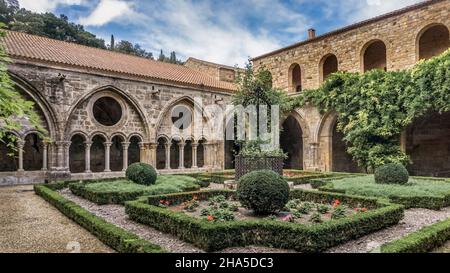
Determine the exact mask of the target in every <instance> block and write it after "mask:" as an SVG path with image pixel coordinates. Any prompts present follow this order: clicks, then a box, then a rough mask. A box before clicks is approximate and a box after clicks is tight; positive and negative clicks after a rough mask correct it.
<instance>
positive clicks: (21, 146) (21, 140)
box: [17, 139, 25, 149]
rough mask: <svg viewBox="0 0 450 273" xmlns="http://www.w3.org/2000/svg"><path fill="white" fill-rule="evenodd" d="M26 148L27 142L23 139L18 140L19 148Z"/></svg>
mask: <svg viewBox="0 0 450 273" xmlns="http://www.w3.org/2000/svg"><path fill="white" fill-rule="evenodd" d="M24 146H25V140H23V139H18V140H17V147H18V148H20V149H22V148H23V147H24Z"/></svg>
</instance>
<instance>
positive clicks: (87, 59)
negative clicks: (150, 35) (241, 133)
mask: <svg viewBox="0 0 450 273" xmlns="http://www.w3.org/2000/svg"><path fill="white" fill-rule="evenodd" d="M5 32H6V37H5V38H4V39H3V40H4V44H5V49H6V52H7V54H8V55H9V56H10V57H11V58H13V59H26V60H34V61H43V62H49V63H54V64H62V65H68V66H75V67H79V68H85V69H94V70H99V71H103V72H113V73H120V74H124V75H128V76H135V77H143V78H149V79H156V80H161V81H167V82H172V83H176V84H186V85H190V86H195V87H202V86H204V87H206V88H211V89H218V90H221V91H227V92H233V91H234V90H236V86H235V85H234V84H233V83H228V82H222V81H218V80H216V79H214V78H212V77H210V76H208V75H206V74H203V73H201V72H199V71H196V70H193V69H191V68H188V67H185V66H182V65H175V64H168V63H163V62H158V61H153V60H149V59H145V58H140V57H136V56H132V55H126V54H121V53H117V52H112V51H109V50H104V49H98V48H93V47H87V46H83V45H78V44H74V43H68V42H63V41H59V40H53V39H49V38H45V37H41V36H35V35H30V34H26V33H21V32H15V31H5Z"/></svg>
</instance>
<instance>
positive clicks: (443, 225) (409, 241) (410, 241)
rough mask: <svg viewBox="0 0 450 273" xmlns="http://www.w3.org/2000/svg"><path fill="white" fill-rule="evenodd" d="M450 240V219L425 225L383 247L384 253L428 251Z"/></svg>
mask: <svg viewBox="0 0 450 273" xmlns="http://www.w3.org/2000/svg"><path fill="white" fill-rule="evenodd" d="M449 240H450V219H447V220H445V221H442V222H439V223H437V224H434V225H432V226H428V227H425V228H423V229H421V230H419V231H417V232H414V233H411V234H409V235H408V236H405V237H403V238H401V239H399V240H397V241H394V242H391V243H387V244H385V245H383V246H382V247H381V252H383V253H427V252H430V251H432V250H434V249H436V248H438V247H441V246H443V245H444V244H445V243H446V242H447V241H449Z"/></svg>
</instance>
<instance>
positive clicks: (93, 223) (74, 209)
mask: <svg viewBox="0 0 450 273" xmlns="http://www.w3.org/2000/svg"><path fill="white" fill-rule="evenodd" d="M64 187H65V183H64V182H63V183H57V184H52V185H51V186H49V185H36V186H34V191H35V192H36V194H37V195H39V196H41V197H42V198H43V199H45V200H46V201H47V202H49V203H50V204H52V205H53V206H55V207H56V208H57V209H58V210H59V211H61V212H62V213H63V214H64V215H65V216H67V217H68V218H70V219H72V220H73V221H74V222H76V223H78V224H79V225H80V226H82V227H83V228H85V229H86V230H88V231H89V232H90V233H92V234H93V235H94V236H96V237H97V238H98V239H99V240H100V241H102V242H103V243H105V244H106V245H108V246H110V247H111V248H113V249H114V250H116V251H117V252H120V253H162V252H165V251H164V250H163V249H162V248H161V247H160V246H158V245H154V244H151V243H150V242H148V241H146V240H143V239H141V238H139V237H138V236H137V235H135V234H133V233H130V232H128V231H125V230H124V229H122V228H119V227H117V226H115V225H113V224H110V223H108V222H106V221H105V220H103V219H102V218H99V217H97V216H95V215H94V214H92V213H90V212H88V211H87V210H85V209H83V208H82V207H80V206H79V205H77V204H75V203H74V202H72V201H69V200H67V199H65V198H64V197H63V196H62V195H61V194H59V193H58V192H56V191H55V190H53V189H62V188H64Z"/></svg>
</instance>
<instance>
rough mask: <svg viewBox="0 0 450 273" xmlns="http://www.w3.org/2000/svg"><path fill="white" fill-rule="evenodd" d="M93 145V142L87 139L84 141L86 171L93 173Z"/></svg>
mask: <svg viewBox="0 0 450 273" xmlns="http://www.w3.org/2000/svg"><path fill="white" fill-rule="evenodd" d="M91 147H92V142H91V141H87V142H85V143H84V165H85V166H84V170H85V171H84V172H85V173H91V172H92V171H91Z"/></svg>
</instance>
